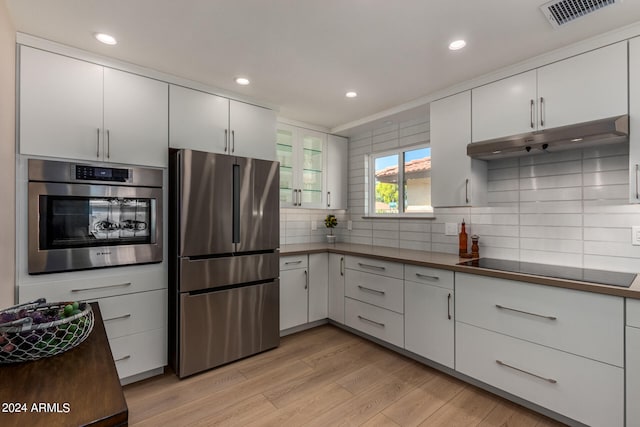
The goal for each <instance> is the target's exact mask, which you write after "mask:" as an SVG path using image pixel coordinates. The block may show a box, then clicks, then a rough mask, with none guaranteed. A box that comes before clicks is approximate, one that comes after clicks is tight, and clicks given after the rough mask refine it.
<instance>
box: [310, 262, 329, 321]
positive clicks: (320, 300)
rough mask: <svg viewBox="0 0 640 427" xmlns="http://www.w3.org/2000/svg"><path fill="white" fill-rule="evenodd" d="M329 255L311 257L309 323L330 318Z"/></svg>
mask: <svg viewBox="0 0 640 427" xmlns="http://www.w3.org/2000/svg"><path fill="white" fill-rule="evenodd" d="M328 272H329V254H328V253H326V252H325V253H321V254H310V255H309V322H315V321H316V320H322V319H326V318H327V317H328V307H327V305H328V299H329V276H328Z"/></svg>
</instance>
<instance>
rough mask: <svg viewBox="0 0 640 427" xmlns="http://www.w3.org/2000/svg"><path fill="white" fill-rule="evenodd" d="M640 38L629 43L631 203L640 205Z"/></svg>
mask: <svg viewBox="0 0 640 427" xmlns="http://www.w3.org/2000/svg"><path fill="white" fill-rule="evenodd" d="M639 169H640V37H638V38H635V39H631V40H630V41H629V201H630V202H631V203H640V170H639Z"/></svg>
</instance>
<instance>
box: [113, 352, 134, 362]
mask: <svg viewBox="0 0 640 427" xmlns="http://www.w3.org/2000/svg"><path fill="white" fill-rule="evenodd" d="M127 359H131V355H130V354H127V355H126V356H122V357H120V358H118V359H115V360H114V362H121V361H123V360H127Z"/></svg>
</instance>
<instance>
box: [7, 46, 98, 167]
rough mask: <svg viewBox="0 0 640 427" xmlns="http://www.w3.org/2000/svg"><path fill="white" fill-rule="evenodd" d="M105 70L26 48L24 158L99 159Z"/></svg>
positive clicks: (21, 110) (22, 124)
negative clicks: (25, 155)
mask: <svg viewBox="0 0 640 427" xmlns="http://www.w3.org/2000/svg"><path fill="white" fill-rule="evenodd" d="M102 77H103V67H101V66H98V65H95V64H91V63H89V62H84V61H79V60H76V59H72V58H68V57H66V56H61V55H56V54H53V53H49V52H45V51H42V50H38V49H33V48H30V47H25V46H22V47H21V48H20V80H19V82H20V83H19V86H20V87H19V90H20V94H19V95H20V108H19V114H20V116H19V119H20V125H19V132H20V133H19V137H20V149H19V151H20V153H21V154H34V155H40V156H52V157H66V158H72V159H83V160H99V159H100V158H101V153H102V147H101V144H102V135H101V129H102Z"/></svg>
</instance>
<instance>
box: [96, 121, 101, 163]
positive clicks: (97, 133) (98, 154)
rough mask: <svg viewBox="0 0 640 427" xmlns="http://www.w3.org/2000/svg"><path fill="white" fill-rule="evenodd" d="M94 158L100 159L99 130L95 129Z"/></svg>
mask: <svg viewBox="0 0 640 427" xmlns="http://www.w3.org/2000/svg"><path fill="white" fill-rule="evenodd" d="M96 158H98V159H99V158H100V128H97V129H96Z"/></svg>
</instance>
